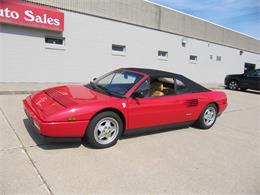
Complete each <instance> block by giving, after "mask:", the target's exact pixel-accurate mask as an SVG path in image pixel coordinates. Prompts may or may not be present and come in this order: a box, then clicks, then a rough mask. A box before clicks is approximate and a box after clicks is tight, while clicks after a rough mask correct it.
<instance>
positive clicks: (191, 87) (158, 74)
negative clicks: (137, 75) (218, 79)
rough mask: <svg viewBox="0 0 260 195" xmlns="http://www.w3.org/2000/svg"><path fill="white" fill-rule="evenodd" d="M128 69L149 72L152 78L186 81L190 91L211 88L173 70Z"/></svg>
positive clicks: (185, 83) (205, 90)
mask: <svg viewBox="0 0 260 195" xmlns="http://www.w3.org/2000/svg"><path fill="white" fill-rule="evenodd" d="M126 69H127V70H132V71H136V72H141V73H145V74H148V75H149V76H150V78H152V79H153V78H158V77H166V78H175V79H178V80H180V81H182V82H183V83H184V85H186V86H187V87H188V88H189V91H190V92H192V93H194V92H207V91H210V90H209V89H207V88H205V87H203V86H201V85H200V84H198V83H196V82H194V81H192V80H190V79H188V78H186V77H185V76H182V75H180V74H175V73H171V72H166V71H162V70H155V69H148V68H147V69H146V68H126Z"/></svg>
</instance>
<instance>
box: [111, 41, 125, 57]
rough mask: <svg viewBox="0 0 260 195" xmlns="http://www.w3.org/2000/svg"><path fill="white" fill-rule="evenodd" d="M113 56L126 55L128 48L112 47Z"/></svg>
mask: <svg viewBox="0 0 260 195" xmlns="http://www.w3.org/2000/svg"><path fill="white" fill-rule="evenodd" d="M112 54H113V55H121V56H124V55H126V46H125V45H116V44H113V45H112Z"/></svg>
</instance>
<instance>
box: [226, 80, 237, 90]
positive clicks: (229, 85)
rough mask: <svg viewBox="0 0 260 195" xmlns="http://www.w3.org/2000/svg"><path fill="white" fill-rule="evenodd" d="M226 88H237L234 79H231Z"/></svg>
mask: <svg viewBox="0 0 260 195" xmlns="http://www.w3.org/2000/svg"><path fill="white" fill-rule="evenodd" d="M228 88H229V89H231V90H238V82H237V81H236V80H231V81H230V82H229V83H228Z"/></svg>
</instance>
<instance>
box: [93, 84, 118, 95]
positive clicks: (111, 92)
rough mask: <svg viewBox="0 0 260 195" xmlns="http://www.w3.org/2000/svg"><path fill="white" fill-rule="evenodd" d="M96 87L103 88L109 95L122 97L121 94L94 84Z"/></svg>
mask: <svg viewBox="0 0 260 195" xmlns="http://www.w3.org/2000/svg"><path fill="white" fill-rule="evenodd" d="M96 87H98V88H100V89H101V90H103V91H104V92H105V93H106V94H108V95H111V96H116V97H120V98H122V97H123V96H122V95H119V94H118V93H115V92H113V91H109V90H108V89H107V88H105V87H102V86H100V85H96Z"/></svg>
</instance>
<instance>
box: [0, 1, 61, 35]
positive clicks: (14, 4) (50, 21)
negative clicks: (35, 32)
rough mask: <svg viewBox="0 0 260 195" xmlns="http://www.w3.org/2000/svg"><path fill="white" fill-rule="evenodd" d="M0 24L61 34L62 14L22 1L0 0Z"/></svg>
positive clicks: (55, 10) (52, 9)
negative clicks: (59, 32)
mask: <svg viewBox="0 0 260 195" xmlns="http://www.w3.org/2000/svg"><path fill="white" fill-rule="evenodd" d="M0 23H8V24H15V25H21V26H29V27H33V28H42V29H48V30H53V31H61V32H62V31H63V30H64V13H63V12H61V11H59V10H57V9H54V8H50V7H46V6H40V5H36V4H30V3H26V2H23V1H18V0H0Z"/></svg>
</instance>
